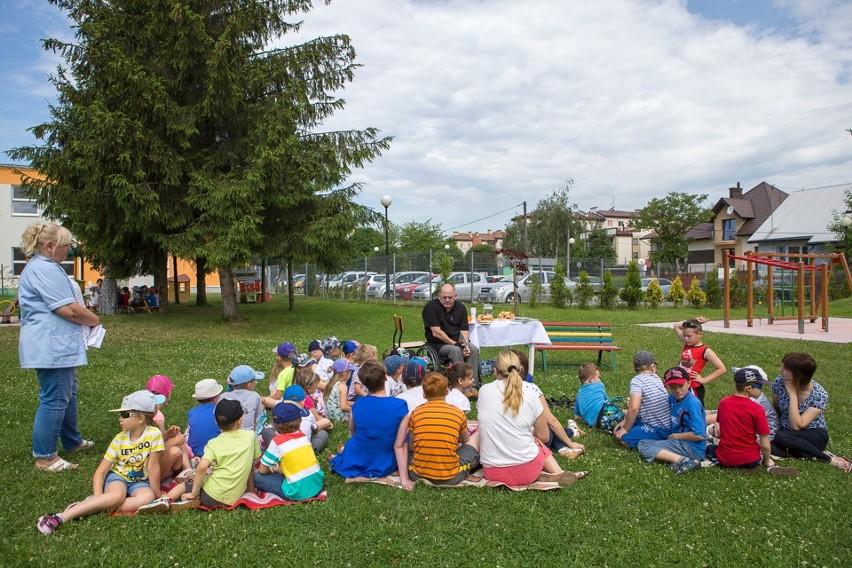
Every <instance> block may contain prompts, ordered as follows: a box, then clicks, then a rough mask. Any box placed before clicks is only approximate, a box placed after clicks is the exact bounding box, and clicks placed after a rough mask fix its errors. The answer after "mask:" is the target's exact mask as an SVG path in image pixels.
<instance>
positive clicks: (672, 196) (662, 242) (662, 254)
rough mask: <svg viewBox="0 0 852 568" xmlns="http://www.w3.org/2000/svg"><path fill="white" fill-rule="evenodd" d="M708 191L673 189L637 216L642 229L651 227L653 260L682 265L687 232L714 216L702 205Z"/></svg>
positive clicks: (685, 251)
mask: <svg viewBox="0 0 852 568" xmlns="http://www.w3.org/2000/svg"><path fill="white" fill-rule="evenodd" d="M706 199H707V195H706V194H702V195H692V194H689V193H678V192H671V193H669V194H668V195H666V196H665V197H655V198H654V199H652V200H651V201H649V202H648V204H647V205H645V207H643V208H642V210H641V211H639V213H638V214H637V215H636V217H635V218H634V223H635V224H636V226H637V227H638V228H643V229H651V230H653V231H654V232H655V233H656V236H654V237H652V238H651V243H652V244H653V245H654V250H653V251H651V260H653V261H654V262H658V261H662V262H668V263H671V264H673V265H675V266H679V265H681V264H683V263H685V262H686V259H687V255H688V253H689V249H688V245H689V241H688V240H687V238H686V232H687V231H688V230H689V229H690V228H692V227H694V226H695V225H697V224H698V223H700V222H702V221H707V220H708V219H709V218H710V210H709V209H708V208H706V207H704V206H702V205H701V204H702V203H703V202H704V201H705V200H706Z"/></svg>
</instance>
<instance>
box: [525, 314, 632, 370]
mask: <svg viewBox="0 0 852 568" xmlns="http://www.w3.org/2000/svg"><path fill="white" fill-rule="evenodd" d="M541 324H542V325H543V326H544V330H545V331H546V332H547V336H548V337H549V338H550V341H551V342H552V345H536V346H535V349H536V350H537V351H539V352H540V353H541V367H542V370H544V371H547V352H548V351H597V352H598V366H599V367H600V365H601V359H602V357H603V354H604V352H605V351H606V352H609V357H610V364H609V367H610V369H612V370H613V371H615V352H616V351H621V347H617V346H616V345H615V344H614V343H613V341H612V325H611V324H609V323H602V322H570V321H543V322H541Z"/></svg>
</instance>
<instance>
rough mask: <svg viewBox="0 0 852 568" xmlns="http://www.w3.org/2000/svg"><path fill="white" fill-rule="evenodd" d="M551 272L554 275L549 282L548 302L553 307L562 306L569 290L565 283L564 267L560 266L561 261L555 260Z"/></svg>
mask: <svg viewBox="0 0 852 568" xmlns="http://www.w3.org/2000/svg"><path fill="white" fill-rule="evenodd" d="M553 272H555V273H556V276H555V277H554V278H553V282H551V283H550V303H551V304H553V307H554V308H564V307H565V305H566V304H567V303H568V301H569V299H570V297H571V290H569V289H568V286H566V285H565V269H564V268H562V263H560V262H557V263H556V267H555V268H554V269H553Z"/></svg>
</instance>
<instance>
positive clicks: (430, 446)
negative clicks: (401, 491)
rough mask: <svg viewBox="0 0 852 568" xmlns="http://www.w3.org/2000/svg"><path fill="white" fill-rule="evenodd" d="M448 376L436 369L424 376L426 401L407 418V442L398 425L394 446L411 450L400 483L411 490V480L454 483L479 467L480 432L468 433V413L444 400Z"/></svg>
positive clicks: (447, 387) (403, 430) (399, 449)
mask: <svg viewBox="0 0 852 568" xmlns="http://www.w3.org/2000/svg"><path fill="white" fill-rule="evenodd" d="M448 392H449V383H448V381H447V378H446V377H445V376H444V375H442V374H440V373H436V372H431V373H428V374H427V375H426V376H425V377H424V378H423V395H424V396H425V397H426V404H423V405H421V406H418V407H417V408H415V409H414V410H413V411H412V412H411V414H409V415H408V416H407V417H406V418H404V419H403V420H408V431H409V435H408V444H407V445H406V439H405V435H404V433H405V431H406V430H405V428H400V435H399V436H398V437H397V440H396V446H395V450H396V451H397V452H407V446H408V447H410V448H411V449H412V450H413V451H412V454H411V460H410V462H409V466H408V471H407V472H406V471H400V472H399V478H400V481H401V482H402V485H403V486H404V487H405V488H406V489H408V490H411V489H412V488H413V487H414V483H413V482H414V481H417V480H418V479H420V478H423V479H426V480H428V481H430V482H431V483H433V484H435V485H456V484H458V483H461V482H462V481H464V479H465V477H467V476H468V474H469V473H470V472H471V471H473V470H475V469H476V468H478V467H479V433H478V432H475V433H474V434H472V435H471V434H470V433H469V432H468V429H467V417H465V415H464V413H463V412H462V411H461V410H459V409H458V408H457V407H455V406H453V405H451V404H447V402H445V400H444V399H445V397H446V396H447V393H448Z"/></svg>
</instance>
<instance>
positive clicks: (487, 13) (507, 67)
mask: <svg viewBox="0 0 852 568" xmlns="http://www.w3.org/2000/svg"><path fill="white" fill-rule="evenodd" d="M318 4H319V5H318V6H316V7H315V9H314V11H312V12H311V13H309V14H306V15H305V16H304V18H303V19H304V26H303V28H302V31H301V33H300V34H298V35H297V36H293V37H291V38H285V40H284V41H283V43H294V42H300V41H307V40H308V39H310V38H312V37H315V36H317V35H327V34H334V33H345V34H348V35H349V36H350V37H351V38H352V41H353V44H354V46H355V48H356V51H357V53H358V62H359V63H360V64H361V65H363V67H362V68H361V69H359V70H358V72H357V75H356V78H355V81H354V82H353V83H351V84H350V85H348V86H347V88H346V90H345V91H344V92H343V93H341V95H342V96H343V97H344V98H345V99H346V101H347V108H346V110H345V111H344V112H342V113H340V114H338V115H337V116H336V117H334V119H333V120H331V121H329V123H328V124H327V125H326V128H327V129H342V128H364V127H366V126H374V127H377V128H379V129H380V130H381V131H382V133H383V134H385V135H389V136H393V137H394V142H393V144H392V146H391V149H390V150H389V151H388V152H386V153H385V154H384V156H383V157H381V158H380V159H379V160H377V161H376V162H374V163H373V164H371V165H369V166H368V167H366V168H365V169H363V170H359V171H357V172H356V173H355V175H354V176H353V178H352V181H359V182H363V184H364V190H363V193H362V195H361V197H360V201H362V202H363V203H365V204H368V205H371V206H374V207H375V208H376V209H379V210H380V209H381V205H380V204H379V200H380V198H381V196H382V195H383V194H389V195H391V196H392V197H393V204H392V205H391V208H390V217H391V219H392V220H393V221H394V222H398V223H402V222H405V221H409V220H421V221H422V220H426V219H431V221H432V222H433V223H440V224H441V226H442V227H443V228H444V229H445V230H448V231H451V230H459V231H465V230H485V229H488V228H494V229H498V228H502V227H504V226H505V225H506V223H507V222H508V220H509V219H510V218H511V217H512V216H514V215H516V214H518V213H519V212H520V207H519V204H520V203H521V202H522V201H527V202H528V204H529V207H530V208H532V207H533V206H534V205H535V203H536V202H537V201H539V200H540V199H543V198H545V197H546V196H547V195H548V194H549V193H550V191H551V190H552V189H553V188H557V187H562V186H564V185H565V183H566V180H568V179H573V180H574V185H573V187H572V189H571V197H572V201H573V202H575V203H576V204H578V205H579V207H580V208H581V209H583V210H586V209H589V208H591V207H599V208H602V209H606V208H609V207H612V206H613V205H614V206H615V208H617V209H633V208H639V207H642V206H643V205H644V204H645V203H646V202H647V201H648V200H649V199H651V198H653V197H655V196H662V195H665V194H666V193H668V192H671V191H681V192H687V193H693V194H696V195H697V194H702V193H706V194H709V195H710V199H709V201H710V202H715V200H716V199H718V197H720V196H722V195H723V194H726V193H727V188H728V187H729V186H731V185H733V184H735V183H736V182H738V181H739V182H741V183H742V185H743V187H744V188H746V189H748V188H751V187H753V186H754V185H756V184H758V183H760V182H761V181H764V180H765V181H768V182H770V183H773V184H775V185H776V186H777V187H779V188H781V189H783V190H785V191H788V192H791V191H796V190H797V189H802V188H813V187H819V186H824V185H832V184H837V183H846V182H849V181H852V136H850V135H849V133H848V132H846V129H847V128H852V85H850V81H852V31H850V30H852V3H850V2H849V1H848V0H799V1H795V0H776V1H770V0H689V1H686V0H606V1H601V0H527V1H524V2H518V1H517V0H333V1H332V2H331V4H330V5H328V6H326V5H325V4H324V3H318ZM0 5H2V7H3V8H2V12H3V14H4V20H3V21H2V22H0V72H2V75H3V77H4V78H5V80H4V81H3V84H2V85H0V151H2V150H6V149H8V148H11V147H14V146H20V145H27V144H31V143H33V142H34V138H33V137H32V135H31V134H29V133H28V132H27V131H26V129H27V127H29V126H32V125H34V124H37V123H38V122H40V121H42V120H44V119H45V118H46V117H47V109H46V105H47V101H48V100H51V99H52V97H53V92H52V89H51V86H50V84H49V83H48V82H47V80H46V74H47V73H49V72H50V71H51V70H52V69H53V67H55V60H52V59H51V58H50V57H49V56H48V55H46V54H44V53H43V52H42V51H41V50H40V44H39V42H38V40H39V39H40V38H44V37H54V36H55V37H70V31H69V30H68V28H67V24H66V23H65V22H64V20H63V18H62V15H61V14H60V13H59V11H58V10H57V9H56V8H55V7H53V6H50V5H48V3H47V2H46V0H44V1H38V0H24V1H13V0H0ZM0 162H4V163H9V162H10V160H9V158H8V157H7V156H0Z"/></svg>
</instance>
